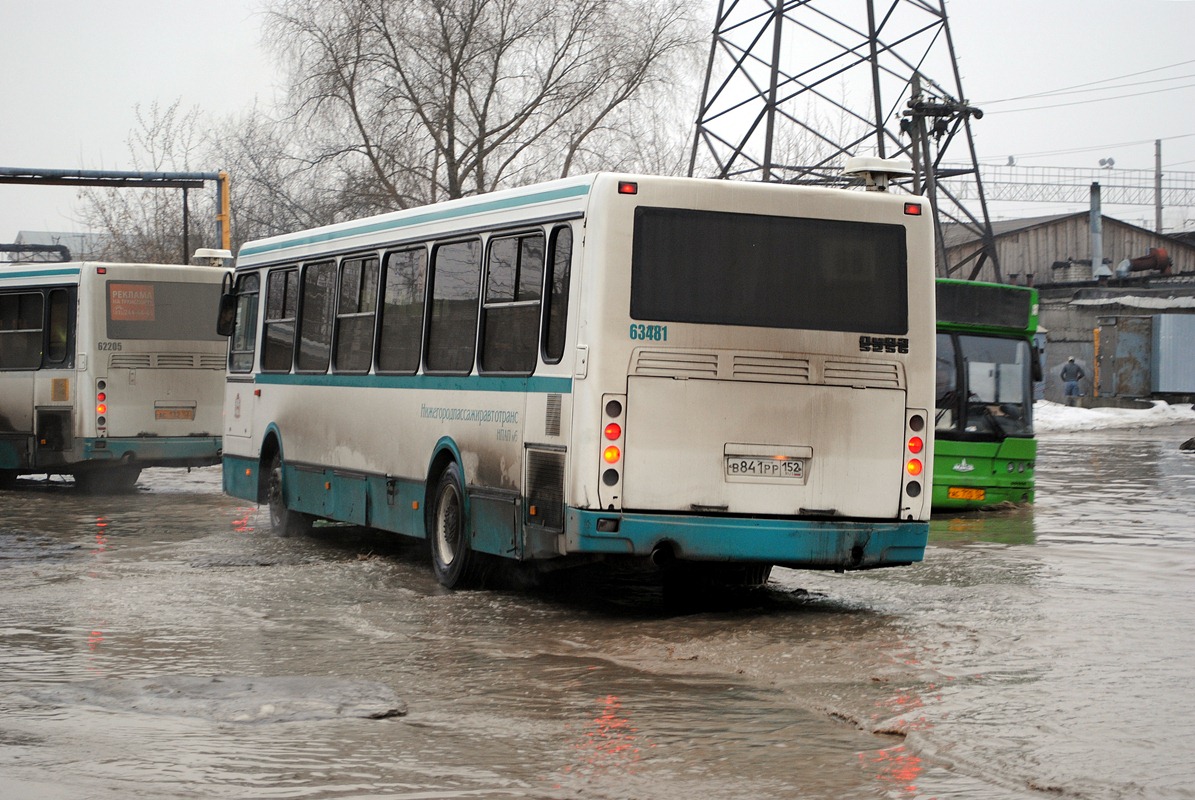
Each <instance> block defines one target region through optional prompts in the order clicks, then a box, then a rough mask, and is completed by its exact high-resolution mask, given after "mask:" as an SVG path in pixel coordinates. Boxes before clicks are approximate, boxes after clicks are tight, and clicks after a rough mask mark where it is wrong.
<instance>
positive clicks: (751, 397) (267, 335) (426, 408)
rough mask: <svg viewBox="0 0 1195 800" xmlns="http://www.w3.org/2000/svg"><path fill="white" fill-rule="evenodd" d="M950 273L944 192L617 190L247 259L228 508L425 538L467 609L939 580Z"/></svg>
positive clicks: (456, 208) (242, 272) (464, 214)
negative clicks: (485, 596)
mask: <svg viewBox="0 0 1195 800" xmlns="http://www.w3.org/2000/svg"><path fill="white" fill-rule="evenodd" d="M933 259H934V248H933V233H932V225H931V215H930V209H929V208H928V206H927V204H926V203H925V201H924V200H922V199H921V198H917V197H912V198H910V197H909V196H907V195H906V196H896V195H890V194H888V193H886V192H880V191H874V192H864V191H854V190H845V189H826V188H808V187H804V188H803V187H795V186H785V185H778V184H752V183H743V182H736V181H720V180H696V179H684V178H663V177H648V176H635V175H615V174H597V175H588V176H584V177H576V178H568V179H563V180H559V181H554V182H550V183H545V184H541V185H536V186H527V187H524V188H520V189H514V190H509V191H502V192H497V193H494V194H490V195H482V196H477V197H470V198H467V199H462V200H455V201H451V202H445V203H441V204H438V205H434V206H427V207H423V208H415V209H409V210H404V211H398V212H394V213H390V214H384V215H380V216H376V217H371V218H368V219H363V220H359V221H354V222H346V223H342V224H337V225H331V226H328V227H323V228H317V229H314V230H308V231H303V232H298V233H293V234H289V235H284V236H278V237H274V238H270V239H265V240H261V241H255V242H250V243H248V244H246V245H245V246H244V247H243V248H242V249H241V251H240V253H239V255H238V259H237V264H236V270H235V283H234V287H233V292H232V293H230V294H229V295H228V296H227V297H226V298H225V301H224V304H223V307H222V310H223V313H224V314H226V315H228V316H229V317H230V318H231V317H232V310H233V308H234V307H235V309H236V311H235V325H233V324H232V322H231V320H230V322H229V324H227V325H225V326H223V330H224V331H225V332H227V333H229V334H230V335H231V345H230V350H229V374H228V385H227V390H226V397H225V406H226V409H227V412H226V422H227V425H226V427H225V429H224V488H225V491H226V492H227V493H229V494H231V495H233V496H235V497H240V498H244V499H247V500H251V501H257V502H261V503H268V504H269V508H270V513H271V519H272V522H273V525H274V527H275V528H278V529H282V530H284V531H294V530H298V529H303V528H305V527H306V526H308V525H309V524H310V523H311V521H312V520H313V519H317V518H323V519H329V520H340V521H344V522H349V523H355V524H357V525H365V526H371V527H374V528H379V529H385V530H389V531H395V532H397V533H401V534H405V535H408V536H413V537H422V538H427V539H428V540H429V541H430V550H431V555H432V563H433V568H434V571H435V574H436V576H437V578H438V579H439V581H440V582H441V583H443V584H444V585H446V586H449V587H456V586H467V585H471V584H476V583H477V582H478V581H479V580H481V579H482V577H483V576H484V571H485V568H486V567H487V566H488V565H489V564H492V563H493V562H494V560H495V559H512V560H516V561H522V562H535V563H536V564H537V565H538V566H539V567H540V568H544V569H550V568H555V567H561V566H568V565H570V564H575V563H581V562H585V561H592V560H594V559H597V558H614V557H620V558H621V557H631V558H639V559H651V560H653V561H654V562H655V563H657V564H660V565H662V566H668V567H670V568H672V569H674V570H676V571H677V572H678V573H679V574H687V573H688V572H689V571H691V572H693V573H699V574H701V575H703V576H706V577H710V576H712V577H713V578H714V579H715V580H725V581H726V582H747V583H753V582H760V581H762V580H766V577H767V575H768V572H769V570H770V569H771V566H772V565H777V564H779V565H784V566H788V567H795V568H810V569H833V570H853V569H868V568H873V567H884V566H895V565H903V564H908V563H910V562H914V561H919V560H920V559H921V558H922V556H923V554H924V548H925V544H926V539H927V535H928V519H929V513H930V492H929V478H930V474H929V470H928V469H926V466H928V465H930V464H932V452H931V448H932V428H930V427H927V425H926V421H927V420H928V419H932V416H931V415H932V411H933V400H934V395H933V393H934V378H933V368H934V274H933Z"/></svg>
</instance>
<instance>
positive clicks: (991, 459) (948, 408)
mask: <svg viewBox="0 0 1195 800" xmlns="http://www.w3.org/2000/svg"><path fill="white" fill-rule="evenodd" d="M937 301H938V303H937V305H938V340H937V345H938V353H937V391H936V398H937V400H936V409H935V412H934V416H935V425H934V489H933V508H934V510H959V509H968V508H982V507H985V506H993V505H998V504H1001V503H1032V502H1033V492H1034V479H1033V470H1034V460H1035V459H1036V457H1037V440H1036V439H1034V437H1033V382H1034V381H1040V380H1041V376H1042V372H1041V359H1040V358H1039V357H1038V352H1037V347H1036V346H1035V344H1034V334H1036V333H1037V323H1038V298H1037V290H1036V289H1033V288H1031V287H1027V286H1009V285H1005V284H999V283H982V282H979V281H962V280H949V279H945V278H939V279H938V281H937Z"/></svg>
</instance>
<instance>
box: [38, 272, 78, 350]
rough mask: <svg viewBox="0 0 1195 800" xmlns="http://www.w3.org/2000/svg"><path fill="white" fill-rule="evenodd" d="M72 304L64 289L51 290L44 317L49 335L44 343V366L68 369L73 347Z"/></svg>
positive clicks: (67, 292) (69, 295)
mask: <svg viewBox="0 0 1195 800" xmlns="http://www.w3.org/2000/svg"><path fill="white" fill-rule="evenodd" d="M73 311H74V303H73V302H71V293H70V292H69V291H67V290H66V289H51V290H50V303H49V309H48V313H47V317H46V327H47V332H48V334H49V337H48V340H47V343H46V356H45V363H44V366H47V367H50V366H53V367H59V368H62V367H69V366H70V365H71V352H72V351H73V350H74V349H75V345H74V333H75V331H74V325H73V322H74V319H73V318H74V314H73V313H72V312H73Z"/></svg>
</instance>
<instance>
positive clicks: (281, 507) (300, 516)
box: [266, 453, 311, 536]
mask: <svg viewBox="0 0 1195 800" xmlns="http://www.w3.org/2000/svg"><path fill="white" fill-rule="evenodd" d="M266 499H267V500H268V501H269V504H270V527H271V528H272V529H273V531H274V533H276V534H278V535H279V536H298V535H301V534H304V533H307V532H308V531H309V530H311V517H310V516H308V515H307V514H304V513H302V512H300V511H294V510H293V509H290V508H287V506H286V498H285V496H284V495H283V493H282V456H280V455H278V454H277V453H275V454H274V458H273V460H272V461H270V473H269V478H268V483H267V486H266Z"/></svg>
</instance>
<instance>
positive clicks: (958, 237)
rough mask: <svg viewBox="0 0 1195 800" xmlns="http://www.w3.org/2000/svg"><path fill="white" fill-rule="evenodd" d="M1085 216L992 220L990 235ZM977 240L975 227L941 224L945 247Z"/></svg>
mask: <svg viewBox="0 0 1195 800" xmlns="http://www.w3.org/2000/svg"><path fill="white" fill-rule="evenodd" d="M1087 218H1088V212H1087V211H1074V212H1071V213H1069V214H1051V215H1049V216H1044V217H1023V218H1021V219H1002V220H994V221H993V222H992V235H993V236H994V237H996V238H997V239H999V238H1000V237H1002V236H1009V235H1011V234H1014V233H1020V232H1021V231H1027V230H1031V229H1033V228H1044V227H1046V226H1049V225H1054V224H1056V223H1058V222H1062V221H1064V220H1071V219H1084V220H1085V219H1087ZM1102 219H1103V223H1104V224H1105V225H1108V224H1112V225H1119V226H1122V227H1125V228H1132V229H1133V230H1136V231H1138V232H1140V233H1141V234H1143V235H1145V236H1149V237H1151V238H1155V239H1165V240H1168V241H1171V242H1174V243H1175V244H1177V245H1183V246H1186V247H1190V246H1191V244H1192V243H1191V242H1190V241H1189V240H1188V241H1184V240H1183V239H1182V238H1180V237H1177V236H1170V235H1167V234H1164V233H1155V232H1154V231H1151V230H1150V229H1149V228H1142V227H1141V226H1139V225H1134V224H1132V223H1131V222H1125V221H1124V220H1119V219H1116V218H1115V217H1109V216H1108V215H1107V214H1103V215H1102ZM978 241H979V237H978V236H977V235H976V233H975V229H974V228H973V227H971V226H968V225H960V224H951V225H943V226H942V245H943V246H944V247H946V249H950V248H952V247H958V246H960V245H965V244H971V243H972V242H978Z"/></svg>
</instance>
